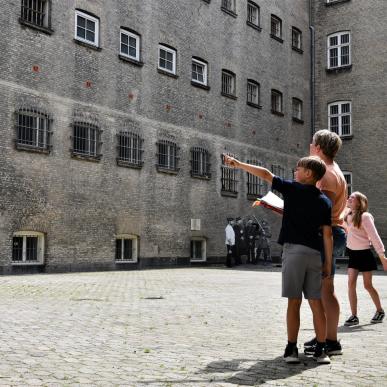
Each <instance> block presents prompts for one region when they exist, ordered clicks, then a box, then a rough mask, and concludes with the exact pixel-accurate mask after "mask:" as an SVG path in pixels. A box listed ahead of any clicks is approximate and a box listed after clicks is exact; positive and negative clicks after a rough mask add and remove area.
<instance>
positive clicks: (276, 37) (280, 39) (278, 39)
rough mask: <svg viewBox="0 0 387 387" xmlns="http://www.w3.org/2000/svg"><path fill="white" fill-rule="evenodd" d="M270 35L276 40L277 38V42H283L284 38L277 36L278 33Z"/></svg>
mask: <svg viewBox="0 0 387 387" xmlns="http://www.w3.org/2000/svg"><path fill="white" fill-rule="evenodd" d="M270 37H271V38H272V39H274V40H276V41H277V42H280V43H283V42H284V40H283V39H282V38H280V37H279V36H276V35H273V34H270Z"/></svg>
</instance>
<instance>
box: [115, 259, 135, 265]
mask: <svg viewBox="0 0 387 387" xmlns="http://www.w3.org/2000/svg"><path fill="white" fill-rule="evenodd" d="M114 262H115V263H116V264H118V265H120V264H122V263H138V260H137V259H136V260H134V259H131V260H127V259H126V260H120V261H118V260H117V261H114Z"/></svg>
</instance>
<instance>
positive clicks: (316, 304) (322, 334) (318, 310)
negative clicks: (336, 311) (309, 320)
mask: <svg viewBox="0 0 387 387" xmlns="http://www.w3.org/2000/svg"><path fill="white" fill-rule="evenodd" d="M308 301H309V305H310V309H311V310H312V314H313V326H314V331H315V333H316V339H317V341H318V342H320V343H325V340H326V329H327V327H326V319H325V315H324V308H323V306H322V302H321V300H318V299H315V300H314V299H310V300H308Z"/></svg>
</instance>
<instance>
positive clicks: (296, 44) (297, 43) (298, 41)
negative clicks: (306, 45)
mask: <svg viewBox="0 0 387 387" xmlns="http://www.w3.org/2000/svg"><path fill="white" fill-rule="evenodd" d="M292 48H295V49H297V50H302V32H301V31H300V30H299V29H298V28H296V27H292Z"/></svg>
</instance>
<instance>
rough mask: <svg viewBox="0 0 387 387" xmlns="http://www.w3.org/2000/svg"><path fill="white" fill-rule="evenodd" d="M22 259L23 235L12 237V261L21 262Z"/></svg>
mask: <svg viewBox="0 0 387 387" xmlns="http://www.w3.org/2000/svg"><path fill="white" fill-rule="evenodd" d="M22 260H23V237H22V236H18V237H13V240H12V261H14V262H21V261H22Z"/></svg>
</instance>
